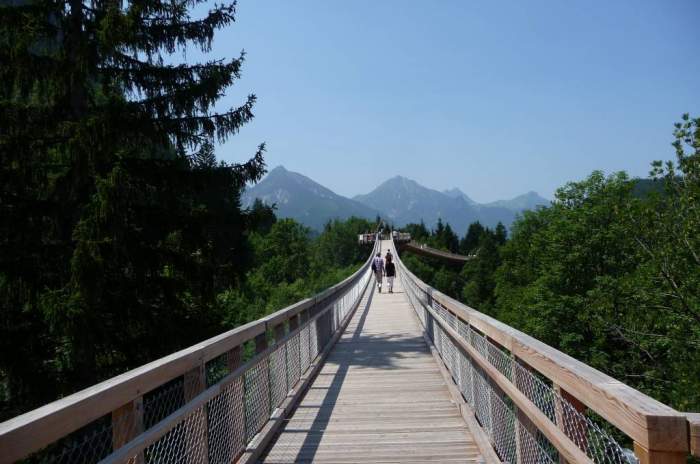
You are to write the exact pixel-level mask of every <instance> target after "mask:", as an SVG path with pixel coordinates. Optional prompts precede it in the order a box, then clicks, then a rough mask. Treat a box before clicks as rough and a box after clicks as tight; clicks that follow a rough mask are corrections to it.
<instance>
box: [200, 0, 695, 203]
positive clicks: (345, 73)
mask: <svg viewBox="0 0 700 464" xmlns="http://www.w3.org/2000/svg"><path fill="white" fill-rule="evenodd" d="M699 20H700V0H685V1H684V0H658V1H651V0H629V1H627V0H624V1H623V0H595V1H592V0H587V1H584V0H580V1H558V0H548V1H544V0H541V1H539V0H512V1H495V0H494V1H491V0H488V1H487V0H483V1H470V0H452V1H448V0H432V1H412V0H403V1H399V0H396V1H395V0H355V1H346V0H313V1H312V0H300V1H290V0H239V8H238V20H237V22H236V24H234V25H233V26H231V27H230V28H228V29H227V30H224V31H222V32H220V33H219V36H218V39H217V40H216V42H215V47H214V51H213V54H212V55H213V56H216V57H226V56H233V55H237V54H238V52H239V51H240V50H241V49H245V51H246V53H247V59H246V63H245V65H244V69H243V79H241V80H240V81H239V82H238V84H237V85H236V86H234V87H232V88H231V89H230V90H229V91H228V93H227V95H226V97H225V98H224V99H223V102H222V107H223V106H229V105H233V104H237V103H238V102H242V101H243V97H244V96H245V95H246V94H248V93H255V94H257V96H258V104H257V106H256V109H255V115H256V117H255V119H254V120H253V122H251V123H250V124H248V125H247V126H245V127H244V128H243V130H242V131H241V133H240V134H239V135H237V136H235V137H232V138H231V139H230V140H229V141H228V142H227V143H226V144H224V145H222V146H221V147H220V148H219V150H218V156H219V158H221V159H225V160H227V161H241V160H243V159H246V158H247V157H249V156H250V155H251V154H252V153H253V152H254V150H255V147H256V146H257V144H258V143H260V142H263V141H264V142H267V147H268V152H267V156H266V160H267V163H268V165H269V167H271V168H272V167H275V166H277V165H279V164H283V165H284V166H285V167H287V169H290V170H293V171H298V172H301V173H302V174H305V175H307V176H309V177H311V178H312V179H314V180H316V181H318V182H320V183H322V184H324V185H325V186H327V187H329V188H331V189H333V190H334V191H336V192H337V193H340V194H342V195H347V196H352V195H355V194H358V193H366V192H368V191H370V190H371V189H373V188H374V187H376V186H377V185H378V184H379V183H380V182H382V181H384V180H386V179H387V178H389V177H393V176H395V175H397V174H400V175H404V176H406V177H409V178H412V179H415V180H417V181H418V182H420V183H422V184H424V185H426V186H428V187H431V188H438V189H443V188H449V187H455V186H456V187H459V188H461V189H462V190H463V191H464V192H465V193H467V194H468V195H470V196H471V197H472V198H473V199H475V200H477V201H482V202H485V201H491V200H496V199H501V198H508V197H512V196H515V195H518V194H520V193H524V192H526V191H529V190H535V191H537V192H539V193H540V194H542V195H544V196H545V197H548V198H551V197H552V194H553V192H554V190H555V189H556V188H557V187H558V186H560V185H562V184H563V183H565V182H567V181H570V180H578V179H582V178H583V177H585V176H586V175H587V174H588V173H590V172H591V171H592V170H594V169H602V170H604V171H606V172H612V171H616V170H626V171H628V172H629V173H630V174H631V175H633V176H645V175H646V174H647V173H648V171H649V163H650V161H652V160H653V159H669V158H672V157H673V151H672V148H671V147H670V145H669V144H670V142H671V133H672V130H673V123H674V122H675V121H677V120H679V119H680V116H681V114H682V113H684V112H690V113H691V114H694V115H695V116H700V28H698V24H700V21H699ZM194 57H195V58H196V56H194ZM189 58H191V56H190V57H188V59H189Z"/></svg>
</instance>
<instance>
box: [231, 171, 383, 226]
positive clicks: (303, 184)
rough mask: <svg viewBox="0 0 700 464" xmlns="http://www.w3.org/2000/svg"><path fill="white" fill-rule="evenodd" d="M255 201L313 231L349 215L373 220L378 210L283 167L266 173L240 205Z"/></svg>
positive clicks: (244, 195)
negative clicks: (273, 205) (257, 199)
mask: <svg viewBox="0 0 700 464" xmlns="http://www.w3.org/2000/svg"><path fill="white" fill-rule="evenodd" d="M256 198H259V199H260V200H262V201H263V203H265V204H268V205H272V204H275V205H277V211H276V212H275V214H276V215H277V216H278V217H291V218H294V219H296V220H297V221H299V222H301V223H302V224H304V225H306V226H308V227H311V228H313V229H316V230H322V229H323V225H324V224H325V223H326V222H327V221H329V220H331V219H334V218H339V219H346V218H348V217H350V216H357V217H364V218H367V219H373V218H374V217H376V216H377V214H379V213H378V211H377V210H376V209H373V208H371V207H367V206H365V205H363V204H360V203H357V202H355V201H353V200H350V199H348V198H345V197H342V196H340V195H337V194H336V193H334V192H333V191H331V190H330V189H328V188H326V187H324V186H323V185H321V184H319V183H317V182H315V181H313V180H312V179H310V178H308V177H306V176H304V175H303V174H299V173H297V172H293V171H288V170H287V169H286V168H285V167H284V166H277V167H275V168H274V169H272V170H270V171H269V172H268V173H267V176H265V178H264V179H262V180H261V181H260V182H258V183H257V184H255V185H253V186H252V187H250V188H248V189H246V190H245V191H244V192H243V195H242V196H241V204H242V205H243V206H249V205H251V204H253V202H254V201H255V199H256Z"/></svg>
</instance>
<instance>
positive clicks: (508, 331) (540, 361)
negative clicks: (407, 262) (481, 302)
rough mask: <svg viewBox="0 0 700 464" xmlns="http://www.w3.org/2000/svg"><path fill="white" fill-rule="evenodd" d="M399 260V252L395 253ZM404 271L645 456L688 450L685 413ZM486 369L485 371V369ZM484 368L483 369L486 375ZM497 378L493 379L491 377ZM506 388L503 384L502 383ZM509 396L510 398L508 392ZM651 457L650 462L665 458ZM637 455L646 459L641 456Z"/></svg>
mask: <svg viewBox="0 0 700 464" xmlns="http://www.w3.org/2000/svg"><path fill="white" fill-rule="evenodd" d="M399 262H400V258H399ZM401 265H402V271H403V272H404V273H405V276H406V277H408V278H409V279H411V280H412V281H413V283H414V284H415V285H416V286H417V287H418V288H419V289H420V290H421V291H422V292H424V293H425V294H426V295H427V296H428V298H429V299H432V300H434V301H436V302H437V303H439V304H440V305H441V306H442V307H443V308H445V309H446V310H447V311H449V312H450V313H451V314H453V315H454V316H456V317H457V318H459V319H461V320H462V321H463V322H465V323H467V324H469V325H470V326H472V327H473V328H475V329H476V330H478V331H479V332H481V333H483V334H484V335H485V336H486V337H488V338H489V339H491V340H493V341H494V342H495V343H497V344H498V345H501V346H502V347H504V348H505V349H507V350H509V351H510V353H511V354H512V355H513V356H514V357H515V358H516V359H517V360H519V361H522V362H523V363H525V364H526V365H527V366H529V367H531V368H533V369H534V370H536V371H538V372H539V373H541V374H543V375H544V376H546V377H547V378H548V379H550V380H551V381H552V383H553V384H554V385H556V386H557V387H559V388H561V389H562V390H563V391H566V393H567V394H569V395H572V396H573V397H575V398H576V399H577V400H579V401H580V402H582V403H583V404H584V405H585V406H587V407H588V408H590V409H591V410H593V411H595V412H596V413H597V414H598V415H600V416H601V417H603V418H604V419H605V420H607V421H608V422H609V423H611V424H612V425H614V426H615V427H617V428H618V429H619V430H621V431H622V432H624V433H625V434H626V435H628V436H629V437H630V438H632V439H633V440H634V441H635V443H636V445H638V446H635V450H636V451H638V454H639V451H640V448H639V446H641V448H643V452H645V453H646V455H647V457H648V456H650V455H652V454H655V455H656V456H657V457H658V456H659V455H662V454H665V455H673V456H674V458H673V460H675V461H674V462H679V460H680V456H685V455H686V454H687V453H688V451H689V434H688V427H689V426H688V418H687V417H686V415H684V414H683V413H680V412H678V411H676V410H674V409H673V408H671V407H669V406H667V405H665V404H663V403H661V402H659V401H657V400H655V399H653V398H651V397H649V396H647V395H645V394H644V393H642V392H640V391H638V390H635V389H634V388H632V387H630V386H628V385H626V384H624V383H622V382H620V381H618V380H616V379H614V378H612V377H610V376H608V375H607V374H604V373H602V372H600V371H598V370H597V369H594V368H592V367H591V366H588V365H586V364H584V363H582V362H580V361H578V360H576V359H574V358H572V357H571V356H569V355H567V354H565V353H563V352H561V351H558V350H556V349H554V348H552V347H551V346H549V345H547V344H545V343H542V342H541V341H539V340H537V339H535V338H533V337H531V336H529V335H527V334H525V333H523V332H520V331H519V330H517V329H514V328H513V327H510V326H508V325H506V324H504V323H502V322H500V321H498V320H496V319H494V318H492V317H490V316H487V315H486V314H483V313H480V312H479V311H477V310H475V309H473V308H471V307H469V306H467V305H465V304H463V303H460V302H459V301H456V300H454V299H453V298H450V297H449V296H447V295H445V294H443V293H441V292H440V291H438V290H435V289H433V288H431V287H430V286H428V285H427V284H425V283H424V282H423V281H421V280H420V279H418V277H416V276H415V275H414V274H413V273H411V272H410V271H409V270H408V269H406V268H405V266H404V265H403V264H401ZM487 372H490V371H488V370H487ZM491 374H492V373H490V374H489V375H491ZM494 380H498V379H494ZM504 390H506V389H504ZM513 399H515V398H513ZM673 460H672V459H663V458H658V459H655V460H654V462H671V461H673ZM640 461H642V462H644V461H648V459H644V457H643V456H641V457H640Z"/></svg>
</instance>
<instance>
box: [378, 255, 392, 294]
mask: <svg viewBox="0 0 700 464" xmlns="http://www.w3.org/2000/svg"><path fill="white" fill-rule="evenodd" d="M385 259H386V263H385V260H384V259H382V254H381V253H377V256H376V257H375V258H374V260H373V261H372V270H373V271H374V275H375V277H376V278H377V290H378V291H379V293H382V281H383V277H384V276H386V283H387V289H388V290H389V293H394V278H395V277H396V266H395V265H394V263H393V257H392V256H391V250H389V251H387V253H386V258H385Z"/></svg>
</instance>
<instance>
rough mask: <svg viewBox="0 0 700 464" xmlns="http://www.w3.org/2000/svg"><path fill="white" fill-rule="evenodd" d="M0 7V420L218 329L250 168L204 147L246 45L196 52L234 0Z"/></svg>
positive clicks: (243, 108)
mask: <svg viewBox="0 0 700 464" xmlns="http://www.w3.org/2000/svg"><path fill="white" fill-rule="evenodd" d="M205 7H206V5H205V4H204V2H203V1H201V0H185V1H183V0H165V1H162V0H125V1H122V0H9V1H4V2H2V4H0V63H2V66H0V157H1V158H0V213H1V217H2V221H0V305H1V309H2V312H1V313H0V417H2V416H5V417H7V416H11V415H13V414H15V413H17V412H20V411H22V410H26V409H28V408H29V407H32V406H36V405H38V404H41V403H43V402H46V401H49V400H53V399H55V397H56V396H59V395H62V394H64V393H70V392H72V391H75V390H76V389H78V388H81V387H84V386H87V385H89V384H92V383H95V382H96V381H98V380H101V379H104V378H106V377H109V376H111V375H114V374H116V373H119V372H121V371H123V370H125V369H127V368H130V367H134V366H136V365H138V364H141V363H143V362H146V361H148V360H150V359H153V358H154V357H156V356H159V355H162V354H165V353H168V352H172V351H173V350H175V349H177V348H180V347H183V346H186V345H188V344H191V343H193V342H194V341H196V340H200V339H201V338H202V337H204V336H208V335H211V334H212V333H215V332H216V331H217V330H219V328H220V327H219V324H220V320H221V317H220V315H217V314H216V311H215V309H214V302H215V299H216V294H217V292H219V291H220V290H221V289H223V288H229V287H230V286H231V285H235V283H236V282H237V280H238V279H240V277H241V276H242V275H243V273H244V272H245V271H246V269H247V266H248V261H249V259H248V257H249V255H250V252H249V251H248V248H249V247H248V246H247V245H246V243H247V240H246V235H247V232H246V224H247V223H248V221H247V219H246V217H245V216H246V213H245V211H241V208H240V202H239V197H240V192H241V189H242V188H243V187H244V186H245V184H246V183H247V182H250V181H256V180H259V178H260V177H261V176H262V174H263V173H264V168H265V166H264V161H263V151H264V146H263V145H261V146H260V147H259V148H258V150H257V151H256V152H255V153H254V154H253V156H252V157H251V159H250V160H249V161H248V162H246V163H243V164H234V165H228V164H225V163H221V162H217V160H216V156H215V153H214V144H215V143H216V142H223V141H225V140H227V139H228V138H229V137H231V136H233V135H235V134H236V133H237V132H238V131H239V130H240V129H241V127H242V126H243V125H244V124H246V123H247V122H249V121H250V120H251V119H252V118H253V111H252V110H253V105H254V103H255V96H254V95H249V96H247V98H244V99H243V101H242V102H241V104H240V105H238V106H234V107H232V108H228V109H225V110H223V111H220V110H219V109H218V107H217V102H219V100H220V99H221V97H222V96H223V95H224V94H225V92H226V91H227V89H228V88H230V87H231V86H232V85H233V84H234V83H235V82H236V80H237V79H238V78H239V77H240V75H241V74H240V73H241V69H242V65H243V61H244V53H243V52H241V53H240V54H237V55H236V56H235V57H233V58H227V59H209V60H206V61H204V62H197V63H193V62H188V61H184V62H183V61H182V60H180V61H178V59H177V58H178V56H181V54H185V53H186V52H191V51H192V50H194V49H199V50H200V51H202V52H204V53H203V55H204V56H208V52H210V51H211V47H212V43H213V40H214V37H215V33H216V31H218V30H220V29H221V28H223V27H226V26H229V25H231V24H232V23H233V22H234V19H235V13H236V3H235V2H230V3H226V4H220V5H219V4H217V5H214V6H213V7H211V8H210V9H209V10H208V11H207V12H205V13H203V14H201V15H199V16H196V15H195V13H194V12H195V11H201V10H202V9H204V8H205Z"/></svg>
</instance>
